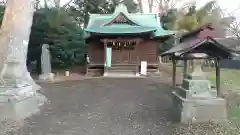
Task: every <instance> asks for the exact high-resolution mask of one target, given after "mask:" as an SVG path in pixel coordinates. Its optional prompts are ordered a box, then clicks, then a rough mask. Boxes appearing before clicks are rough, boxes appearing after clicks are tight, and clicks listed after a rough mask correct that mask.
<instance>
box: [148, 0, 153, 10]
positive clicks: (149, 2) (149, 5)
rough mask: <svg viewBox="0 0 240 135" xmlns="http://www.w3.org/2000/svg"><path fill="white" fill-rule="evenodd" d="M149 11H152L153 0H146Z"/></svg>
mask: <svg viewBox="0 0 240 135" xmlns="http://www.w3.org/2000/svg"><path fill="white" fill-rule="evenodd" d="M148 8H149V13H152V10H153V0H148Z"/></svg>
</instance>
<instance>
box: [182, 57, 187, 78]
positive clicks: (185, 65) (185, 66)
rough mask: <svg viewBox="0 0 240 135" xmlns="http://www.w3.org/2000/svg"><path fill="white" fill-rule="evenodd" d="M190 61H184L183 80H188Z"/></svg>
mask: <svg viewBox="0 0 240 135" xmlns="http://www.w3.org/2000/svg"><path fill="white" fill-rule="evenodd" d="M187 69H188V61H187V59H184V60H183V79H186V78H187V72H188V70H187Z"/></svg>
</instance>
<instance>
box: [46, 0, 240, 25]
mask: <svg viewBox="0 0 240 135" xmlns="http://www.w3.org/2000/svg"><path fill="white" fill-rule="evenodd" d="M43 1H44V0H42V2H43ZM52 1H53V0H52ZM68 1H69V0H61V4H62V5H63V4H64V3H66V2H68ZM142 1H143V4H144V6H143V8H144V12H148V11H149V10H148V4H147V1H148V0H142ZM175 1H178V0H175ZM191 1H196V3H197V7H201V6H203V5H204V4H206V3H207V2H208V1H210V0H183V2H181V3H177V6H179V7H180V6H182V5H184V4H185V3H187V2H191ZM216 1H217V3H218V5H219V6H220V7H221V8H222V9H223V10H224V11H225V12H226V13H231V14H234V15H235V16H236V17H237V18H238V20H239V21H240V0H216ZM237 9H238V10H237ZM153 11H155V12H157V11H156V9H155V10H154V9H153Z"/></svg>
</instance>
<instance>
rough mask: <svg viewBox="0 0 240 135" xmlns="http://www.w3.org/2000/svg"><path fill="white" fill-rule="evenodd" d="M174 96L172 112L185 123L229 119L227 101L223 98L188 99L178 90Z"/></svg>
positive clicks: (224, 120)
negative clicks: (179, 93)
mask: <svg viewBox="0 0 240 135" xmlns="http://www.w3.org/2000/svg"><path fill="white" fill-rule="evenodd" d="M173 97H174V99H173V110H172V113H173V115H174V116H175V118H176V119H177V120H178V121H180V122H181V123H183V124H189V123H205V122H209V121H214V122H226V121H227V108H226V101H225V100H224V99H222V98H218V97H216V98H205V99H204V98H201V99H198V98H196V99H186V98H183V97H181V96H179V95H178V94H177V93H176V92H173Z"/></svg>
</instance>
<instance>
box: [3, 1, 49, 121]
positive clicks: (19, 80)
mask: <svg viewBox="0 0 240 135" xmlns="http://www.w3.org/2000/svg"><path fill="white" fill-rule="evenodd" d="M34 4H35V1H34V0H21V1H18V0H13V1H7V6H6V11H5V14H4V19H3V24H2V28H1V32H4V34H5V35H1V38H0V39H1V40H0V42H1V44H3V50H2V51H1V55H0V56H1V62H0V66H1V68H0V73H1V74H0V77H1V87H0V109H1V111H0V120H1V119H5V118H6V117H7V118H9V119H13V120H20V119H24V118H26V117H28V116H31V115H32V114H34V113H36V112H37V111H38V110H39V106H40V105H42V104H43V103H44V102H45V101H46V98H45V96H43V95H41V94H40V93H37V90H39V89H40V88H41V87H40V86H39V85H37V84H36V83H35V82H34V80H33V79H32V77H31V76H30V74H29V72H28V70H27V67H26V59H27V50H28V41H29V36H30V32H31V26H32V19H33V13H34ZM9 16H10V17H9ZM9 18H12V19H9ZM6 37H7V38H6Z"/></svg>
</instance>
